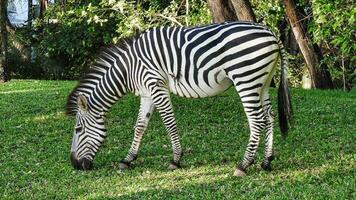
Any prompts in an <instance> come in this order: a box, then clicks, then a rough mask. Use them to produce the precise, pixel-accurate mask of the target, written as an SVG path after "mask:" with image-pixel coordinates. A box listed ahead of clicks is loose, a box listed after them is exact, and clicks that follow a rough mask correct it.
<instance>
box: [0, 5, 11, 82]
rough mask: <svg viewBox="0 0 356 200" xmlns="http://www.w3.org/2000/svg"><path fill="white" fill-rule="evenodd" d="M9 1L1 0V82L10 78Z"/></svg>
mask: <svg viewBox="0 0 356 200" xmlns="http://www.w3.org/2000/svg"><path fill="white" fill-rule="evenodd" d="M6 7H7V1H6V0H0V83H3V82H7V81H8V80H9V73H8V64H7V30H6V20H7V12H6V9H7V8H6Z"/></svg>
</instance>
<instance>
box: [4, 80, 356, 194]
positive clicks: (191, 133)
mask: <svg viewBox="0 0 356 200" xmlns="http://www.w3.org/2000/svg"><path fill="white" fill-rule="evenodd" d="M74 86H75V82H73V81H35V80H13V81H11V82H9V83H6V84H2V85H0V108H1V109H0V136H1V139H0V150H1V153H0V199H355V198H356V191H355V189H356V180H355V177H356V162H355V160H356V145H355V141H356V124H355V122H356V92H355V91H353V92H350V93H345V92H342V91H327V90H325V91H320V90H301V89H293V90H292V101H293V106H294V114H295V119H294V126H293V128H292V130H291V131H290V134H289V136H288V138H287V139H286V140H283V139H282V138H281V136H280V134H279V129H278V124H277V123H276V125H275V151H276V156H277V158H276V160H275V161H274V162H273V168H274V170H273V171H272V172H269V173H267V172H264V171H263V170H261V168H260V167H259V165H260V162H261V158H262V149H263V148H261V149H260V151H259V155H258V158H257V163H256V164H255V165H253V166H251V167H250V168H249V171H248V176H247V177H244V178H236V177H232V173H233V171H234V169H235V166H236V163H237V162H238V161H239V160H240V159H241V158H242V156H243V153H244V150H245V147H246V144H247V141H248V125H247V121H246V118H245V115H244V113H243V110H242V106H241V103H240V102H239V99H238V98H237V95H236V93H235V91H234V90H233V89H230V90H228V91H227V92H225V93H224V94H222V95H220V96H218V97H212V98H206V99H184V98H179V97H173V103H174V108H175V113H176V118H177V124H178V130H179V132H180V136H181V143H182V146H183V151H184V153H185V155H184V157H183V163H182V164H183V169H180V170H176V171H173V172H172V171H169V170H168V169H167V166H168V162H169V161H170V160H171V159H172V157H171V146H170V142H169V139H168V137H167V135H166V133H165V130H164V127H163V123H162V122H161V120H160V118H159V116H158V115H157V113H156V114H155V115H154V116H153V118H152V120H151V122H150V125H149V128H148V130H147V132H146V134H145V136H144V139H143V143H142V147H141V149H140V154H139V158H138V160H137V161H136V163H135V168H134V169H132V170H129V171H124V172H122V171H120V170H119V169H118V167H117V166H118V162H119V160H121V159H122V158H123V157H124V156H125V155H126V153H127V151H128V149H129V147H130V144H131V140H132V137H133V129H132V127H133V125H134V122H135V119H136V115H137V112H138V103H139V99H138V98H137V97H135V96H132V95H129V96H126V97H124V98H123V99H122V100H120V102H119V103H117V104H116V105H115V106H114V107H113V109H112V110H111V112H110V114H109V115H108V120H107V127H108V138H107V140H106V141H105V143H104V146H103V147H102V149H101V150H100V152H99V153H98V154H97V157H96V158H95V160H94V166H95V168H94V170H92V171H85V172H83V171H76V170H74V169H73V168H72V167H71V165H70V162H69V150H70V143H71V136H72V135H71V133H72V131H73V126H74V118H73V117H66V116H65V115H64V112H63V110H64V104H65V100H66V96H67V95H68V94H69V92H70V90H71V89H72V88H73V87H74ZM271 95H272V100H273V103H274V108H276V105H275V104H276V91H275V90H274V89H272V90H271ZM276 121H278V120H276ZM261 146H262V145H261Z"/></svg>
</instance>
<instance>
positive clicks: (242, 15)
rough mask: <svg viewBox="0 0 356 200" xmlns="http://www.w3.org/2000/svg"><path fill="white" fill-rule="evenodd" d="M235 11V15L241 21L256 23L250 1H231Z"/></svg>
mask: <svg viewBox="0 0 356 200" xmlns="http://www.w3.org/2000/svg"><path fill="white" fill-rule="evenodd" d="M230 1H231V3H232V5H233V7H234V9H235V14H236V16H237V18H238V19H239V21H250V22H255V21H256V17H255V14H254V13H253V11H252V8H251V3H250V1H249V0H230Z"/></svg>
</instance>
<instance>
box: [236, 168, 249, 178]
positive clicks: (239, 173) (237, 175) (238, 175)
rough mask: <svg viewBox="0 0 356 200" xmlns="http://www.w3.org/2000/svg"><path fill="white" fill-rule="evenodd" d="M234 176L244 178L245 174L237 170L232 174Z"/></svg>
mask: <svg viewBox="0 0 356 200" xmlns="http://www.w3.org/2000/svg"><path fill="white" fill-rule="evenodd" d="M234 176H236V177H244V176H246V172H244V171H242V170H241V169H239V168H237V169H236V170H235V172H234Z"/></svg>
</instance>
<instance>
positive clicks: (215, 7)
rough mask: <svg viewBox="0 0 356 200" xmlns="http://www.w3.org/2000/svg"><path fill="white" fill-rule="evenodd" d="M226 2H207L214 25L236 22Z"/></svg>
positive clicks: (214, 0)
mask: <svg viewBox="0 0 356 200" xmlns="http://www.w3.org/2000/svg"><path fill="white" fill-rule="evenodd" d="M229 1H230V0H228V1H226V0H208V6H209V9H210V11H211V14H212V15H213V21H214V23H220V22H225V21H237V20H238V19H237V16H236V14H235V12H234V10H233V9H232V7H231V5H229Z"/></svg>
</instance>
